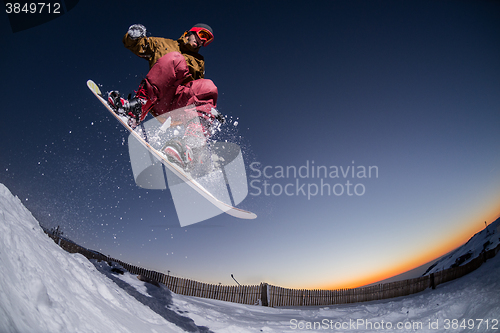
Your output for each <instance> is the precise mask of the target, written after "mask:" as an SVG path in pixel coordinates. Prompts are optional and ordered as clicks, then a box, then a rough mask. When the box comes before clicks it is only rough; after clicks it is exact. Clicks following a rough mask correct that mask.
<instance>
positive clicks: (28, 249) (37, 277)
mask: <svg viewBox="0 0 500 333" xmlns="http://www.w3.org/2000/svg"><path fill="white" fill-rule="evenodd" d="M159 331H162V332H181V331H182V330H181V329H179V328H178V327H177V326H175V325H173V324H172V323H169V322H168V321H167V320H165V319H164V318H162V317H161V316H160V315H158V314H157V313H155V312H153V311H152V310H151V309H149V308H147V307H145V306H143V305H142V304H141V303H139V302H138V301H136V300H135V299H134V298H132V297H130V296H129V295H128V294H127V293H126V292H125V291H124V290H122V289H121V288H119V287H118V286H117V285H116V284H115V283H113V282H112V281H111V280H110V279H108V278H107V277H105V276H104V275H102V274H101V273H99V272H98V271H97V270H96V269H95V267H94V266H93V265H92V264H91V263H90V262H89V261H88V260H87V259H86V258H85V257H83V256H82V255H80V254H69V253H67V252H65V251H64V250H62V249H61V248H60V247H59V246H57V245H56V244H55V243H54V241H52V240H51V239H50V238H48V237H47V235H46V234H45V233H44V232H43V231H42V229H41V228H40V226H39V224H38V222H37V221H36V220H35V219H34V218H33V216H32V215H31V213H30V212H29V211H28V210H27V209H26V208H25V207H24V206H23V205H22V204H21V201H20V200H19V199H18V198H15V197H13V196H12V194H11V193H10V191H9V190H8V189H7V188H6V187H5V186H4V185H3V184H0V332H2V333H6V332H23V333H24V332H37V333H38V332H51V333H52V332H131V333H136V332H159Z"/></svg>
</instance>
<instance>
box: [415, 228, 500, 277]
mask: <svg viewBox="0 0 500 333" xmlns="http://www.w3.org/2000/svg"><path fill="white" fill-rule="evenodd" d="M498 244H500V218H498V219H497V220H496V221H495V222H493V223H491V224H490V225H488V226H487V227H486V228H484V229H483V230H482V231H480V232H478V233H477V234H475V235H474V236H473V237H472V238H471V239H469V241H468V242H467V243H465V244H464V245H462V246H461V247H459V248H458V249H456V250H455V251H453V252H451V253H450V254H448V255H446V256H444V257H443V258H441V259H440V260H438V261H437V262H435V263H434V264H433V265H431V266H430V267H429V268H428V269H427V271H426V272H425V273H424V274H423V275H427V274H431V273H435V272H438V271H442V270H444V269H447V268H451V267H456V266H461V265H464V264H466V263H468V262H469V261H471V260H472V259H474V258H477V257H478V256H479V255H480V254H481V252H483V251H488V250H491V249H494V248H495V247H497V246H498Z"/></svg>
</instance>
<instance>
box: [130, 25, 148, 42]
mask: <svg viewBox="0 0 500 333" xmlns="http://www.w3.org/2000/svg"><path fill="white" fill-rule="evenodd" d="M128 35H129V37H130V38H132V39H138V38H142V37H146V27H145V26H143V25H142V24H134V25H131V26H130V27H129V28H128Z"/></svg>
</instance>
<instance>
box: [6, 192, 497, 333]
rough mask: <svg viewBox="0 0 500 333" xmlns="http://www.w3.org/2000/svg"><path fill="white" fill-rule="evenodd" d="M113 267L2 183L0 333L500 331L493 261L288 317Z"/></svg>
mask: <svg viewBox="0 0 500 333" xmlns="http://www.w3.org/2000/svg"><path fill="white" fill-rule="evenodd" d="M117 268H119V267H110V266H108V265H107V264H106V263H103V262H101V263H98V262H93V263H90V262H89V261H88V260H87V259H85V258H84V257H83V256H81V255H79V254H69V253H67V252H65V251H63V250H62V249H60V248H59V247H58V246H57V245H56V244H55V243H54V242H53V241H52V240H51V239H49V238H48V237H47V236H46V235H45V234H44V233H43V231H42V230H41V228H40V226H39V224H38V222H37V221H36V220H35V219H34V218H33V216H32V215H31V214H30V212H29V211H28V210H27V209H26V208H25V207H24V206H23V205H22V203H21V202H20V201H19V199H17V198H15V197H13V196H12V194H11V193H10V192H9V190H8V189H7V188H6V187H5V186H3V185H2V184H0V333H7V332H22V333H25V332H37V333H38V332H51V333H52V332H103V333H110V332H141V333H142V332H181V331H189V332H217V333H219V332H221V333H225V332H227V333H229V332H230V333H240V332H297V331H301V330H304V331H307V332H324V331H343V332H348V331H349V332H387V331H391V332H394V331H398V332H415V331H419V332H450V331H453V332H459V331H470V330H468V329H467V328H471V327H472V326H471V325H473V328H474V330H473V331H474V332H492V331H493V332H494V331H498V329H500V324H499V323H498V321H499V320H500V298H499V297H498V295H500V255H498V256H496V257H495V258H493V259H491V260H488V262H486V263H485V264H483V266H481V267H480V268H479V269H478V270H476V271H474V272H472V273H471V274H469V275H467V276H465V277H463V278H461V279H459V280H455V281H453V282H449V283H446V284H442V285H439V286H438V287H437V289H436V290H430V289H428V290H426V291H424V292H422V293H419V294H415V295H412V296H408V297H401V298H397V299H392V300H385V301H375V302H367V303H359V304H349V305H341V306H329V307H307V308H287V309H279V308H267V307H261V306H250V305H241V304H233V303H227V302H222V301H215V300H209V299H201V298H196V297H187V296H181V295H176V294H173V293H171V292H170V291H169V290H168V289H167V288H166V287H165V286H162V285H160V286H159V287H158V286H154V285H152V284H149V283H146V282H143V281H139V280H138V279H137V276H135V275H132V274H130V273H128V272H123V274H119V271H118V270H117ZM389 325H390V326H391V327H392V329H389ZM454 325H457V328H458V329H457V330H453V328H454ZM460 325H462V326H463V325H465V326H463V327H462V328H461V327H460ZM398 328H401V329H398Z"/></svg>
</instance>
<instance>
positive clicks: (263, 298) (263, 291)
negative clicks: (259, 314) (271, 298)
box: [260, 282, 269, 306]
mask: <svg viewBox="0 0 500 333" xmlns="http://www.w3.org/2000/svg"><path fill="white" fill-rule="evenodd" d="M260 301H261V302H262V306H269V303H268V301H267V283H265V282H262V283H261V284H260Z"/></svg>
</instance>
